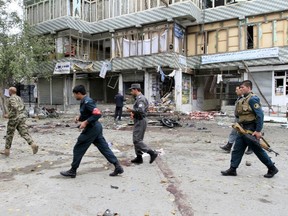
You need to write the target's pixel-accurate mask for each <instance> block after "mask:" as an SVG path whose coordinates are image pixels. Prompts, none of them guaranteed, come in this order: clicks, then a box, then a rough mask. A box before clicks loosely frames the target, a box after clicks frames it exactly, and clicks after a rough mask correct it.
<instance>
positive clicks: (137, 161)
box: [131, 155, 143, 164]
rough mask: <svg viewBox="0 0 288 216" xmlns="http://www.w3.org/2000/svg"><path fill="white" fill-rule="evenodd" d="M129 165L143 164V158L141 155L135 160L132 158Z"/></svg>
mask: <svg viewBox="0 0 288 216" xmlns="http://www.w3.org/2000/svg"><path fill="white" fill-rule="evenodd" d="M131 163H135V164H142V163H143V158H142V156H141V155H137V157H136V158H134V159H133V160H131Z"/></svg>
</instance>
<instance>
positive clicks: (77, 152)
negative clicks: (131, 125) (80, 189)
mask: <svg viewBox="0 0 288 216" xmlns="http://www.w3.org/2000/svg"><path fill="white" fill-rule="evenodd" d="M73 96H74V97H75V99H76V100H81V103H80V116H79V117H76V119H75V120H76V122H80V123H81V124H80V125H79V128H80V129H83V130H82V132H81V134H80V136H79V137H78V140H77V143H76V144H75V146H74V149H73V161H72V164H71V169H70V170H68V171H62V172H60V174H61V175H63V176H67V177H71V178H75V177H76V171H77V169H78V167H79V165H80V162H81V160H82V157H83V156H84V154H85V152H86V151H87V150H88V148H89V147H90V145H91V144H92V143H93V144H94V145H95V146H96V147H97V148H98V149H99V151H100V152H101V153H102V155H104V157H105V158H106V159H107V160H108V161H109V162H110V163H112V164H114V166H115V169H114V171H113V172H112V173H110V174H109V175H110V176H117V175H118V174H121V173H123V172H124V170H123V168H122V167H121V165H120V163H119V161H118V159H117V158H116V157H115V155H114V154H113V152H112V151H111V149H110V148H109V146H108V144H107V142H106V140H105V138H104V137H103V133H102V131H103V129H102V125H101V123H100V122H99V121H98V119H99V118H100V117H101V112H100V110H99V109H98V108H96V103H95V102H94V100H93V99H91V98H90V97H88V96H87V95H86V90H85V87H84V86H83V85H78V86H75V87H74V88H73Z"/></svg>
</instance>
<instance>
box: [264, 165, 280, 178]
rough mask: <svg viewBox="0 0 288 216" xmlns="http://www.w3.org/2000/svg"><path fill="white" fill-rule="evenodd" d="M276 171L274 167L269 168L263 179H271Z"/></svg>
mask: <svg viewBox="0 0 288 216" xmlns="http://www.w3.org/2000/svg"><path fill="white" fill-rule="evenodd" d="M278 171H279V170H278V169H277V167H275V166H274V165H273V166H272V167H270V168H268V172H267V174H265V175H264V177H265V178H272V177H273V176H274V175H276V173H278Z"/></svg>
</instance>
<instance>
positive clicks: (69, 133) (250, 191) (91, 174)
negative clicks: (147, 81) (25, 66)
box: [0, 116, 288, 216]
mask: <svg viewBox="0 0 288 216" xmlns="http://www.w3.org/2000/svg"><path fill="white" fill-rule="evenodd" d="M149 120H150V121H156V122H157V120H158V119H157V117H149ZM232 121H233V118H229V117H221V116H219V117H217V118H214V119H211V120H189V119H188V118H187V117H185V116H181V121H180V123H181V124H182V127H174V128H168V127H163V126H160V125H158V124H156V125H155V124H149V126H148V129H147V132H146V135H145V139H144V140H145V142H146V143H147V144H149V145H150V146H151V147H153V148H154V149H156V150H158V151H159V152H160V156H159V158H157V160H156V162H155V163H153V164H152V165H151V164H149V157H148V156H145V157H144V163H143V164H142V165H134V164H131V163H130V160H131V159H132V158H133V157H134V149H133V143H132V126H131V125H127V123H129V118H128V117H126V118H124V119H123V121H121V122H120V123H119V124H118V125H115V124H114V121H113V120H112V117H110V116H106V117H104V118H101V122H102V123H103V125H104V136H105V138H106V140H107V142H109V143H110V146H111V148H112V150H113V151H114V153H115V154H116V156H117V157H118V159H119V160H120V161H121V164H122V165H123V168H124V170H125V172H124V173H123V174H122V175H121V176H117V177H110V176H109V173H110V172H111V171H112V170H113V168H114V167H113V166H112V165H109V164H108V163H107V161H106V159H105V158H104V157H103V156H102V155H101V154H100V153H99V151H98V150H97V148H96V147H95V146H93V145H91V147H90V148H89V150H88V152H87V153H86V155H85V156H84V158H83V160H82V163H81V165H80V167H79V169H78V173H77V177H76V178H75V179H71V178H64V177H63V176H60V174H59V172H60V171H63V170H67V169H69V168H70V163H71V161H72V149H73V146H74V144H75V142H76V139H77V137H78V135H79V133H80V132H79V130H78V129H77V128H76V124H74V123H73V116H71V117H67V116H66V117H65V118H64V117H61V118H59V119H55V118H50V119H43V120H36V119H32V118H29V119H28V121H27V124H28V125H29V127H30V129H29V131H30V133H31V135H32V137H33V138H34V139H35V141H36V142H37V143H38V144H39V146H40V148H39V152H38V154H36V155H32V151H31V149H30V147H29V146H28V145H27V144H26V143H25V141H24V139H22V138H21V137H20V136H19V134H18V133H16V135H15V137H14V141H13V145H12V149H11V155H10V157H9V158H7V157H5V156H4V155H0V160H1V162H0V163H1V172H0V181H1V184H0V191H1V198H0V201H1V202H0V203H1V204H0V215H4V216H6V215H13V216H14V215H21V216H23V215H25V216H28V215H29V216H39V215H45V216H46V215H47V216H50V215H53V216H57V215H59V216H62V215H67V216H70V215H73V216H74V215H75V216H81V215H95V216H96V215H103V213H104V211H105V210H106V209H110V210H111V212H112V213H113V214H116V213H118V214H119V215H120V216H169V215H171V216H173V215H176V216H192V215H199V216H202V215H221V216H226V215H227V216H228V215H229V216H230V215H237V216H238V215H239V216H242V215H243V216H244V215H245V216H246V215H253V216H258V215H259V216H260V215H261V216H266V215H267V216H268V215H269V216H270V215H277V216H285V215H287V212H288V206H287V204H286V203H287V200H288V183H287V179H288V171H287V156H288V150H287V138H288V137H287V130H288V129H286V128H283V127H281V126H280V124H279V123H265V126H264V132H265V137H266V139H267V141H269V143H270V144H271V146H272V148H273V149H274V150H275V151H277V152H279V154H280V155H279V156H277V157H275V155H274V154H273V153H269V156H271V158H272V160H273V161H274V162H275V165H276V166H277V167H278V169H279V173H278V174H277V175H275V176H274V178H272V179H266V178H264V177H263V175H264V174H265V173H266V172H267V169H266V167H265V166H264V165H263V164H262V163H261V162H260V161H259V160H258V159H257V157H256V156H255V155H254V154H252V155H244V157H243V160H242V163H241V165H240V167H239V169H238V170H237V172H238V176H236V177H225V176H222V175H221V174H220V171H221V170H225V169H228V168H229V160H230V154H227V153H224V152H223V151H222V150H221V149H220V148H219V145H222V144H225V142H226V141H227V136H228V134H229V133H230V130H231V127H230V126H231V123H232ZM6 123H7V120H5V119H1V122H0V138H1V145H2V146H1V148H2V149H3V148H4V139H3V137H4V136H5V133H6ZM250 164H251V165H250ZM247 165H250V166H247ZM113 214H111V215H113Z"/></svg>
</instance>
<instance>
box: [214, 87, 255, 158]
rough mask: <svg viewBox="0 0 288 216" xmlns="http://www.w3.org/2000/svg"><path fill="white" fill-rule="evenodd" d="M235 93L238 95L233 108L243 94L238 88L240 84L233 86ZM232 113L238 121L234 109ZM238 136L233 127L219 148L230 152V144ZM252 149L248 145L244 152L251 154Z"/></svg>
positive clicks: (231, 144)
mask: <svg viewBox="0 0 288 216" xmlns="http://www.w3.org/2000/svg"><path fill="white" fill-rule="evenodd" d="M235 93H236V95H237V96H238V97H237V100H236V101H235V109H236V107H237V103H238V102H240V100H241V99H242V98H243V94H242V90H241V89H240V86H239V85H237V86H236V88H235ZM234 114H235V122H238V121H239V118H238V117H236V116H237V113H236V110H235V111H234ZM237 136H238V133H237V131H236V130H235V129H234V128H233V129H232V130H231V132H230V134H229V138H228V142H227V144H226V145H224V146H220V148H221V149H223V150H224V151H226V152H228V153H230V151H231V149H232V146H233V144H234V142H235V140H236V138H237ZM252 153H253V151H252V150H251V148H250V147H249V146H248V149H247V151H246V152H245V154H252Z"/></svg>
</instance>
